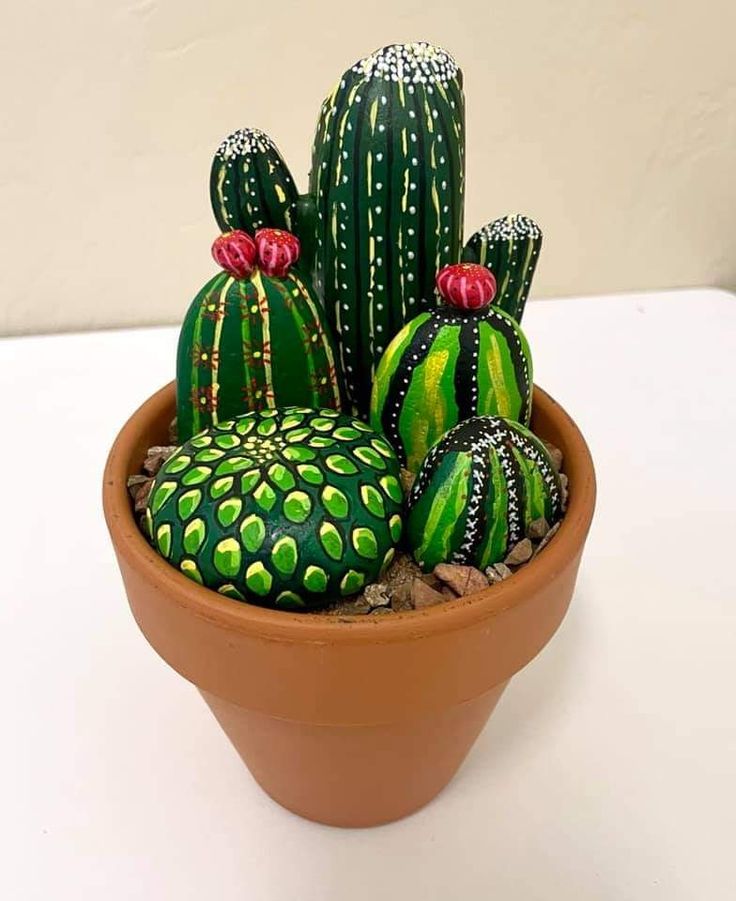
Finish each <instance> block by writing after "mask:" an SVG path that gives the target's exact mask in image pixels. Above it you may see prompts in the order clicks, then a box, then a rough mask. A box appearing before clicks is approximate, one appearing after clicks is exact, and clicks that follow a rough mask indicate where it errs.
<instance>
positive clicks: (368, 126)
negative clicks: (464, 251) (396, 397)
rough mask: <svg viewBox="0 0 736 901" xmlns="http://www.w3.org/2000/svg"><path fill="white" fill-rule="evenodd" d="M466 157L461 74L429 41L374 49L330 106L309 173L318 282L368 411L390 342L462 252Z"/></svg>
mask: <svg viewBox="0 0 736 901" xmlns="http://www.w3.org/2000/svg"><path fill="white" fill-rule="evenodd" d="M464 157H465V127H464V98H463V91H462V74H461V72H460V70H459V69H458V67H457V65H456V63H455V61H454V60H453V59H452V57H451V56H450V55H449V54H448V53H446V52H445V51H444V50H441V49H440V48H438V47H434V46H432V45H431V44H427V43H414V44H392V45H390V46H388V47H384V48H383V49H381V50H377V51H376V52H375V53H372V54H371V55H370V56H367V57H365V59H362V60H360V61H359V62H358V63H356V64H355V65H354V66H352V67H351V68H350V69H348V70H347V71H346V72H345V74H344V75H343V76H342V78H341V80H340V81H339V82H338V84H337V86H336V88H335V89H334V91H333V92H332V94H330V96H329V97H328V98H327V99H326V100H325V101H324V103H323V105H322V110H321V114H320V118H319V122H318V125H317V132H316V137H315V142H314V147H313V155H312V170H311V174H310V194H311V195H312V198H313V200H314V203H315V206H316V230H317V231H316V264H315V274H316V282H317V285H318V288H319V290H321V292H322V294H323V296H324V300H325V306H326V309H327V313H328V316H329V317H330V320H331V322H332V324H333V326H334V329H335V331H336V337H337V339H338V342H339V351H340V356H341V363H342V366H343V371H344V375H345V382H346V391H347V395H348V400H349V401H350V403H351V404H352V406H353V408H354V409H355V410H356V411H358V412H360V413H362V414H365V413H366V412H367V410H368V405H369V400H370V392H371V378H372V376H373V373H374V371H375V367H376V365H377V362H378V360H379V359H380V356H381V354H382V353H383V351H384V350H385V348H386V345H387V344H388V342H389V341H390V340H391V338H392V337H393V336H394V335H395V334H396V332H397V331H398V330H399V329H400V328H401V327H402V326H403V325H404V323H405V322H406V321H407V320H408V319H410V318H411V317H412V316H415V315H416V314H417V313H419V312H420V311H422V310H424V309H428V308H432V307H434V306H436V303H437V301H436V298H435V294H434V278H435V274H436V272H437V271H438V270H439V269H441V268H442V267H443V266H444V265H445V264H447V263H455V262H457V261H458V259H459V255H460V248H461V241H462V237H461V236H462V223H463V196H464V168H465V167H464Z"/></svg>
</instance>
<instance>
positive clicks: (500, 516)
mask: <svg viewBox="0 0 736 901" xmlns="http://www.w3.org/2000/svg"><path fill="white" fill-rule="evenodd" d="M488 472H489V474H490V479H491V488H492V490H491V492H490V498H491V505H490V506H491V509H490V510H489V511H488V512H487V514H486V530H485V535H484V536H483V540H482V541H481V544H480V546H479V549H478V558H479V565H480V567H481V568H483V567H486V566H488V565H489V564H491V563H492V562H494V561H496V560H500V559H502V558H503V557H504V555H505V553H506V548H507V547H508V529H507V517H508V501H509V498H508V491H507V489H506V484H505V482H504V480H503V476H502V473H501V465H500V463H499V461H498V456H497V454H496V451H495V450H494V449H493V448H492V447H491V448H489V449H488Z"/></svg>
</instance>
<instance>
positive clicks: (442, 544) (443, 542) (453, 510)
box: [416, 454, 472, 569]
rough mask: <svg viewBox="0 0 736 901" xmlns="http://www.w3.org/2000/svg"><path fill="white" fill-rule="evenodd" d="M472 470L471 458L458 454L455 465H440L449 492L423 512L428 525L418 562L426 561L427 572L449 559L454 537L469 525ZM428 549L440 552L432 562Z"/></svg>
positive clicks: (418, 553)
mask: <svg viewBox="0 0 736 901" xmlns="http://www.w3.org/2000/svg"><path fill="white" fill-rule="evenodd" d="M471 467H472V458H471V456H470V454H457V455H455V456H454V457H453V459H452V461H449V460H448V461H445V462H444V463H440V467H439V468H441V469H447V470H448V471H447V472H446V474H444V480H443V484H445V485H446V489H445V491H443V493H442V494H441V495H440V494H437V495H435V496H434V497H433V498H431V499H429V500H428V503H427V507H426V509H423V512H424V516H425V518H424V521H425V522H426V527H425V530H424V541H423V543H422V544H421V545H420V546H419V548H418V549H417V551H416V556H417V559H420V560H423V561H424V562H425V564H426V568H427V569H431V568H433V567H434V566H436V564H437V563H441V562H443V561H447V560H449V559H450V556H451V550H452V547H453V543H454V542H453V537H454V536H455V533H456V532H457V531H459V530H463V529H464V527H465V525H466V522H465V517H464V516H463V511H465V510H466V509H467V505H466V498H467V494H468V482H469V480H470V476H471ZM461 534H462V532H461ZM429 547H433V549H438V550H439V552H436V554H435V557H433V558H432V559H427V556H426V554H427V549H428V548H429Z"/></svg>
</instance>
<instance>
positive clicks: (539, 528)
mask: <svg viewBox="0 0 736 901" xmlns="http://www.w3.org/2000/svg"><path fill="white" fill-rule="evenodd" d="M547 532H549V523H548V522H547V520H546V519H545V518H544V517H543V516H540V517H539V519H535V520H533V521H532V522H530V523H529V525H528V526H527V530H526V537H527V538H531V540H532V541H541V540H542V539H543V538H544V536H545V535H546V534H547Z"/></svg>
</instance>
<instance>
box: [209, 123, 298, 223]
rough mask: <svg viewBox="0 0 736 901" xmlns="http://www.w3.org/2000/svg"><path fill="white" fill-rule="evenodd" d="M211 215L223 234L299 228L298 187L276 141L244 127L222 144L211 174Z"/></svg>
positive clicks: (213, 161)
mask: <svg viewBox="0 0 736 901" xmlns="http://www.w3.org/2000/svg"><path fill="white" fill-rule="evenodd" d="M210 200H211V202H212V212H213V213H214V214H215V219H216V220H217V224H218V225H219V226H220V229H221V230H222V231H223V232H229V231H245V232H255V231H256V230H257V229H259V228H280V229H285V230H286V231H291V232H293V231H294V230H295V226H296V207H297V189H296V185H295V184H294V179H293V178H292V176H291V172H290V171H289V167H288V166H287V165H286V163H285V162H284V160H283V158H282V156H281V154H280V153H279V151H278V149H277V147H276V145H275V144H274V142H273V141H272V140H271V138H269V136H268V135H267V134H266V133H265V132H262V131H260V130H259V129H257V128H240V129H238V130H237V131H234V132H233V133H232V134H231V135H228V136H227V137H226V138H225V140H224V141H223V142H222V143H221V144H220V146H219V147H218V148H217V151H216V153H215V156H214V159H213V160H212V169H211V171H210Z"/></svg>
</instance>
